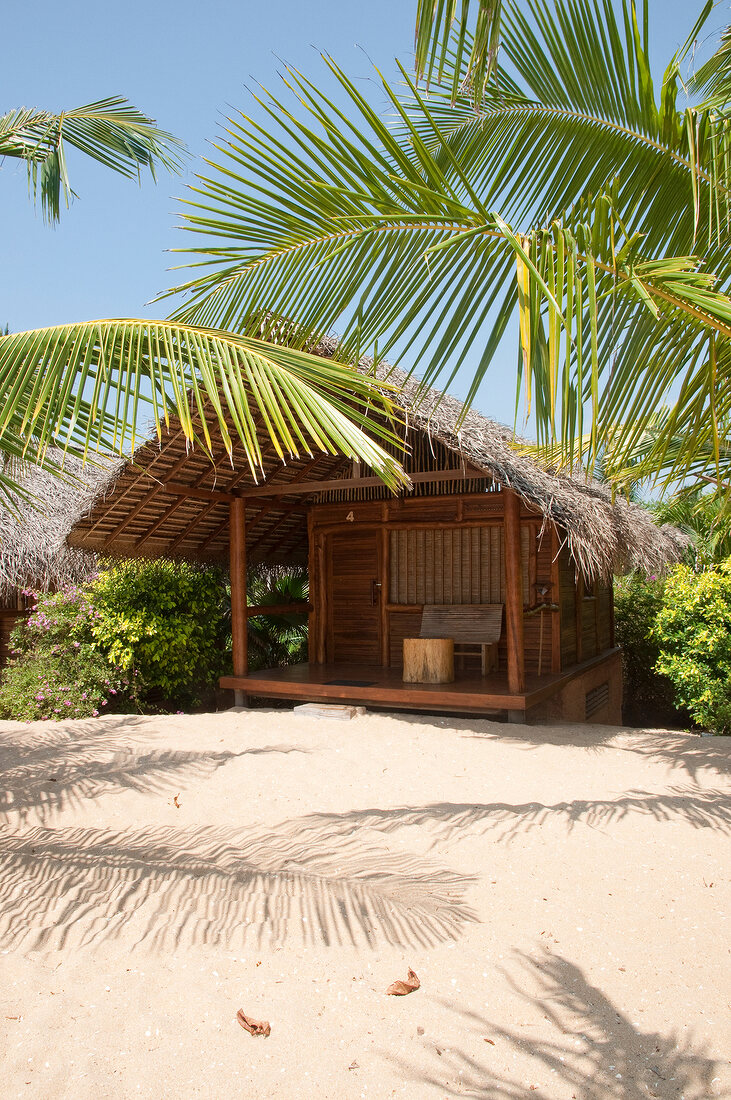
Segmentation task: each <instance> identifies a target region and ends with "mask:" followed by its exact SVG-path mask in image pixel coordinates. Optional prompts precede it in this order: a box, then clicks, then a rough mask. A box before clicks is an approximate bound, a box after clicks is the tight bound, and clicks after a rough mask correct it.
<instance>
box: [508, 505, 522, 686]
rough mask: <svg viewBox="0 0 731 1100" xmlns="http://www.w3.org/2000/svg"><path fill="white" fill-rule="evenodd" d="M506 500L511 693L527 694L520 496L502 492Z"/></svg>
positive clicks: (509, 684)
mask: <svg viewBox="0 0 731 1100" xmlns="http://www.w3.org/2000/svg"><path fill="white" fill-rule="evenodd" d="M503 497H504V499H505V636H506V641H507V646H508V690H509V691H510V692H511V693H514V694H516V695H517V694H520V693H521V692H523V691H525V644H524V638H523V566H522V562H521V555H520V497H519V496H517V495H516V494H515V493H514V492H513V491H512V490H511V489H504V490H503Z"/></svg>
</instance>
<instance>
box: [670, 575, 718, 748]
mask: <svg viewBox="0 0 731 1100" xmlns="http://www.w3.org/2000/svg"><path fill="white" fill-rule="evenodd" d="M730 622H731V561H726V562H724V563H722V564H721V565H720V566H718V567H717V568H715V569H709V570H706V571H705V572H703V573H694V572H693V570H692V569H690V568H689V567H688V566H683V565H679V566H677V567H676V568H675V569H674V570H673V571H672V572H671V574H670V575H669V576H668V578H667V581H666V584H665V595H664V600H663V606H662V608H661V609H660V611H659V612H658V615H657V618H656V620H655V625H654V629H653V634H654V637H655V638H656V640H657V643H658V647H659V657H658V660H657V663H656V666H655V667H656V669H657V671H658V672H659V673H661V674H662V675H663V676H666V677H667V678H668V679H669V680H670V681H671V682H672V684H673V687H674V689H675V697H676V702H677V704H679V705H682V706H685V707H687V709H688V711H689V712H690V714H691V716H692V718H693V720H694V721H695V722H696V723H697V724H698V725H699V726H701V727H703V728H704V729H707V730H710V731H712V732H713V733H719V734H728V733H729V732H731V630H729V623H730Z"/></svg>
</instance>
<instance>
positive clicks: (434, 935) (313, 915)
mask: <svg viewBox="0 0 731 1100" xmlns="http://www.w3.org/2000/svg"><path fill="white" fill-rule="evenodd" d="M471 881H472V880H471V879H470V878H468V877H466V876H463V875H459V874H456V873H453V872H451V871H449V870H446V869H444V868H441V867H438V866H436V865H434V864H433V863H432V862H431V861H427V860H424V859H421V858H417V857H411V856H402V855H398V854H394V853H392V852H390V851H388V849H387V848H385V847H380V848H378V847H374V846H373V845H368V844H366V843H364V841H363V839H362V834H361V833H360V831H355V832H354V833H353V835H352V836H351V837H350V838H344V837H339V838H333V837H332V836H331V834H330V832H329V831H328V830H327V829H323V828H319V829H314V828H312V827H310V828H307V829H304V830H302V829H300V828H299V822H298V821H296V820H295V821H293V822H288V823H285V825H284V826H282V827H280V828H279V829H276V828H274V829H272V830H268V831H262V830H259V831H256V832H254V831H251V830H248V831H247V830H238V831H237V830H231V829H215V828H207V827H203V828H197V829H173V828H148V829H144V830H137V831H132V830H129V831H124V832H117V833H114V832H111V831H100V830H94V829H66V830H46V829H43V828H35V829H31V830H28V831H27V832H24V833H23V834H21V835H15V836H11V837H9V838H6V840H5V842H4V844H3V845H2V848H0V939H1V940H2V941H4V943H5V945H6V946H13V947H21V948H23V949H34V950H40V949H45V948H49V947H52V948H57V949H64V948H71V947H89V946H94V945H96V944H97V943H99V942H101V941H103V940H106V939H109V938H114V937H117V936H125V938H127V939H129V940H130V941H131V944H132V945H137V944H146V945H148V946H154V947H155V948H156V949H158V950H160V951H169V950H176V949H178V948H181V947H185V946H187V945H192V944H199V943H205V944H219V945H220V944H225V945H226V947H227V948H232V949H234V950H235V949H236V947H237V946H238V947H243V946H244V945H245V944H247V943H251V942H252V941H253V942H254V943H255V944H257V945H262V944H264V943H266V944H268V945H277V944H281V943H283V942H284V941H285V940H286V939H288V938H291V937H294V938H295V939H297V940H298V941H299V942H300V943H301V944H303V945H308V944H309V945H315V944H318V945H325V946H331V945H333V944H343V943H348V944H352V945H354V946H356V947H361V946H364V945H366V946H369V947H377V946H378V945H379V944H380V943H381V942H386V943H391V944H401V945H408V946H423V947H428V946H431V945H434V944H436V943H439V942H443V941H446V940H451V939H456V938H457V937H458V936H459V934H460V932H461V930H462V927H463V926H464V924H465V923H466V922H469V921H475V920H476V919H477V918H476V916H475V914H474V913H473V911H472V910H471V909H470V907H469V906H468V905H467V904H466V902H465V900H464V894H465V891H466V889H467V887H468V886H469V885H470V883H471Z"/></svg>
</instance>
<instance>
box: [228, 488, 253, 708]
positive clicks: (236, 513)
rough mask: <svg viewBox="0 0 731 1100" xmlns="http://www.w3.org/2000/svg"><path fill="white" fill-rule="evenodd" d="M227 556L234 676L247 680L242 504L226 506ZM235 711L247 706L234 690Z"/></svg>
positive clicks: (238, 501) (243, 698) (242, 694)
mask: <svg viewBox="0 0 731 1100" xmlns="http://www.w3.org/2000/svg"><path fill="white" fill-rule="evenodd" d="M229 519H230V531H229V552H230V562H231V638H232V643H233V666H234V676H246V674H247V672H248V670H249V661H248V636H247V627H246V509H245V505H244V502H243V500H239V499H237V500H232V501H231V503H230V505H229ZM234 703H235V705H236V706H237V707H245V706H246V695H245V693H244V692H243V691H240V690H238V689H236V690H234Z"/></svg>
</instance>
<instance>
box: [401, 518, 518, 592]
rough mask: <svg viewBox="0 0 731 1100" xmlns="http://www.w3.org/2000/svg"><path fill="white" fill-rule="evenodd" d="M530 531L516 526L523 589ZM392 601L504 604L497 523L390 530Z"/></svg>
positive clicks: (501, 540)
mask: <svg viewBox="0 0 731 1100" xmlns="http://www.w3.org/2000/svg"><path fill="white" fill-rule="evenodd" d="M529 542H530V531H529V530H528V528H525V527H524V528H523V529H522V530H521V557H522V563H523V591H524V592H525V593H527V592H528V584H529V580H528V557H529ZM390 574H391V575H390V591H389V601H390V602H391V603H392V604H425V603H427V604H428V603H456V604H459V603H505V543H504V538H503V529H502V527H499V526H496V525H493V526H490V527H488V526H485V527H468V528H461V529H460V528H434V529H433V530H428V529H427V530H424V529H418V530H414V531H404V530H396V531H391V555H390Z"/></svg>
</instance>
